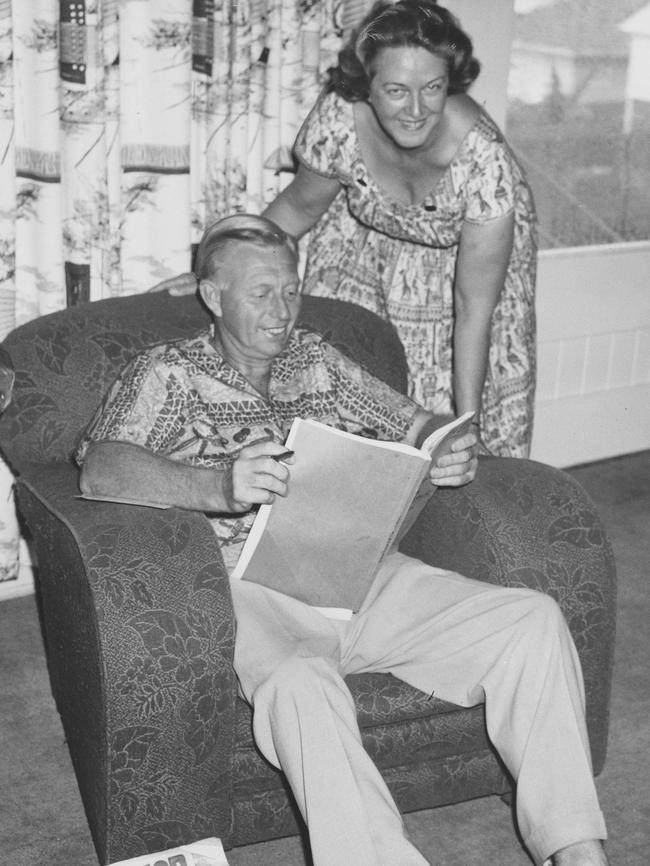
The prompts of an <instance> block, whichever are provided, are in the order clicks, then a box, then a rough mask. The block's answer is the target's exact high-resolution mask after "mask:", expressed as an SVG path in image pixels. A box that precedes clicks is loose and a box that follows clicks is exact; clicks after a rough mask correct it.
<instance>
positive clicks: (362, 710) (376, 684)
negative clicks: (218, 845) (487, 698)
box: [234, 673, 487, 791]
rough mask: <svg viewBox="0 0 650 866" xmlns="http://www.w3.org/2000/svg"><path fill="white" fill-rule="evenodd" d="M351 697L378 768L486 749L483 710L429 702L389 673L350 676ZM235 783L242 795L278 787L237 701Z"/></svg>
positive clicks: (243, 704)
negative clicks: (241, 788) (246, 791)
mask: <svg viewBox="0 0 650 866" xmlns="http://www.w3.org/2000/svg"><path fill="white" fill-rule="evenodd" d="M346 682H347V685H348V687H349V689H350V692H351V693H352V696H353V698H354V702H355V706H356V709H357V718H358V720H359V727H360V729H361V734H362V738H363V742H364V746H365V747H366V749H367V751H368V753H369V754H370V756H371V757H372V758H373V760H374V761H375V762H376V763H377V765H378V766H379V767H381V768H386V767H396V766H400V765H402V764H409V763H413V762H417V761H419V760H422V758H423V757H426V758H427V760H430V759H434V758H447V757H449V756H452V755H456V754H460V753H462V752H473V751H483V750H484V749H485V748H486V745H487V740H486V736H485V720H484V714H483V707H482V706H481V707H476V708H475V709H474V710H471V711H469V712H468V711H467V710H466V709H463V708H461V707H458V706H456V705H455V704H450V703H447V702H446V701H441V700H440V699H439V698H435V697H431V696H429V695H427V694H425V693H424V692H421V691H419V690H418V689H415V688H413V687H412V686H410V685H408V684H407V683H404V682H402V681H401V680H398V679H397V678H396V677H393V676H392V675H390V674H373V673H370V674H368V673H364V674H353V675H352V676H349V677H348V678H347V680H346ZM234 762H235V778H236V779H237V780H238V785H240V786H241V785H242V784H243V785H244V787H245V788H246V790H249V791H251V790H253V791H255V790H256V791H260V790H266V789H270V788H274V787H278V786H282V785H283V777H282V776H281V774H280V773H278V771H277V770H276V769H275V768H274V767H272V766H271V765H270V764H269V763H268V762H267V761H265V760H264V758H263V757H262V755H261V754H260V752H259V751H258V749H257V748H256V746H255V744H254V742H253V734H252V710H251V708H250V707H249V706H248V704H247V703H246V702H245V701H243V700H241V699H239V700H238V706H237V711H236V717H235V756H234Z"/></svg>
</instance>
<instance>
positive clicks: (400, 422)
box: [322, 343, 419, 442]
mask: <svg viewBox="0 0 650 866" xmlns="http://www.w3.org/2000/svg"><path fill="white" fill-rule="evenodd" d="M322 347H323V352H324V355H325V362H326V365H327V368H328V370H329V374H330V376H331V378H332V381H333V382H334V383H335V386H336V399H337V409H338V414H339V416H340V418H341V420H342V421H343V423H344V424H345V426H346V429H347V430H348V431H349V432H350V433H358V434H360V435H362V436H367V437H370V438H376V439H384V440H387V441H394V442H400V441H401V440H402V439H404V437H405V436H406V434H407V432H408V430H409V429H410V427H411V425H412V424H413V421H414V419H415V415H416V413H417V411H418V409H419V406H418V404H417V403H415V402H414V401H413V400H411V399H410V398H409V397H406V396H405V395H404V394H400V393H399V391H395V390H394V389H393V388H391V387H390V386H389V385H387V384H386V383H385V382H382V381H381V379H377V378H376V377H375V376H373V375H372V374H371V373H368V371H367V370H364V368H363V367H361V366H360V365H359V364H357V363H356V361H353V360H351V359H350V358H348V357H347V356H346V355H344V354H343V353H342V352H340V351H339V350H338V349H335V348H334V347H333V346H331V345H329V344H328V343H323V344H322Z"/></svg>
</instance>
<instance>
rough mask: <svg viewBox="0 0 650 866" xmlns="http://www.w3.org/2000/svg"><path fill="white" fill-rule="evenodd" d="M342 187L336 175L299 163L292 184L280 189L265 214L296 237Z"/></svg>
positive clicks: (308, 226)
mask: <svg viewBox="0 0 650 866" xmlns="http://www.w3.org/2000/svg"><path fill="white" fill-rule="evenodd" d="M340 189H341V184H340V183H339V182H338V180H336V178H331V177H323V176H322V175H320V174H316V172H314V171H311V170H310V169H308V168H306V167H305V166H304V165H299V166H298V171H297V172H296V176H295V177H294V179H293V180H292V181H291V183H290V184H289V186H287V187H285V189H283V190H282V192H280V193H278V195H277V196H276V197H275V199H274V200H273V201H272V202H271V204H270V205H269V206H268V207H267V208H266V210H264V211H263V213H262V216H265V217H267V218H268V219H270V220H273V222H274V223H276V224H277V225H279V226H280V228H281V229H284V231H285V232H287V233H288V234H290V235H293V237H295V238H300V237H302V236H303V235H304V234H305V233H306V232H308V231H309V229H310V228H311V227H312V226H313V225H314V223H315V222H316V221H317V220H318V219H319V217H321V216H322V215H323V214H324V213H325V211H326V210H327V208H328V207H329V206H330V205H331V204H332V202H333V201H334V199H335V198H336V195H337V193H338V192H339V190H340Z"/></svg>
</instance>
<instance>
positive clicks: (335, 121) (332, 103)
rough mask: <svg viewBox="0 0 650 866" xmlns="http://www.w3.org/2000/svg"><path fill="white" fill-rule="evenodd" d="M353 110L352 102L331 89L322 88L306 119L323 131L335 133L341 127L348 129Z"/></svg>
mask: <svg viewBox="0 0 650 866" xmlns="http://www.w3.org/2000/svg"><path fill="white" fill-rule="evenodd" d="M353 111H354V109H353V103H351V102H347V101H346V100H345V99H343V97H342V96H339V94H338V93H336V92H334V91H332V90H323V91H322V92H321V93H320V95H319V97H318V99H317V100H316V103H315V105H314V107H313V109H312V110H311V112H310V114H309V117H308V121H311V123H312V124H314V125H318V126H320V128H321V129H322V130H323V131H328V132H331V133H332V134H336V133H337V132H338V130H341V129H344V130H347V131H349V129H350V124H351V122H352V118H353V116H354V115H353Z"/></svg>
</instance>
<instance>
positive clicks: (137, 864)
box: [111, 836, 228, 866]
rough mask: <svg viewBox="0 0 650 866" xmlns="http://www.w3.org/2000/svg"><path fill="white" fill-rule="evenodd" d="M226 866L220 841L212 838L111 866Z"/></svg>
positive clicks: (122, 861)
mask: <svg viewBox="0 0 650 866" xmlns="http://www.w3.org/2000/svg"><path fill="white" fill-rule="evenodd" d="M158 864H162V866H228V861H227V860H226V855H225V853H224V850H223V845H222V844H221V839H217V837H216V836H213V837H211V838H209V839H199V840H198V841H197V842H192V843H191V844H190V845H180V846H179V847H178V848H168V849H166V850H165V851H158V852H157V853H155V854H144V855H142V856H141V857H131V859H130V860H120V861H119V863H112V864H111V866H158Z"/></svg>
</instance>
